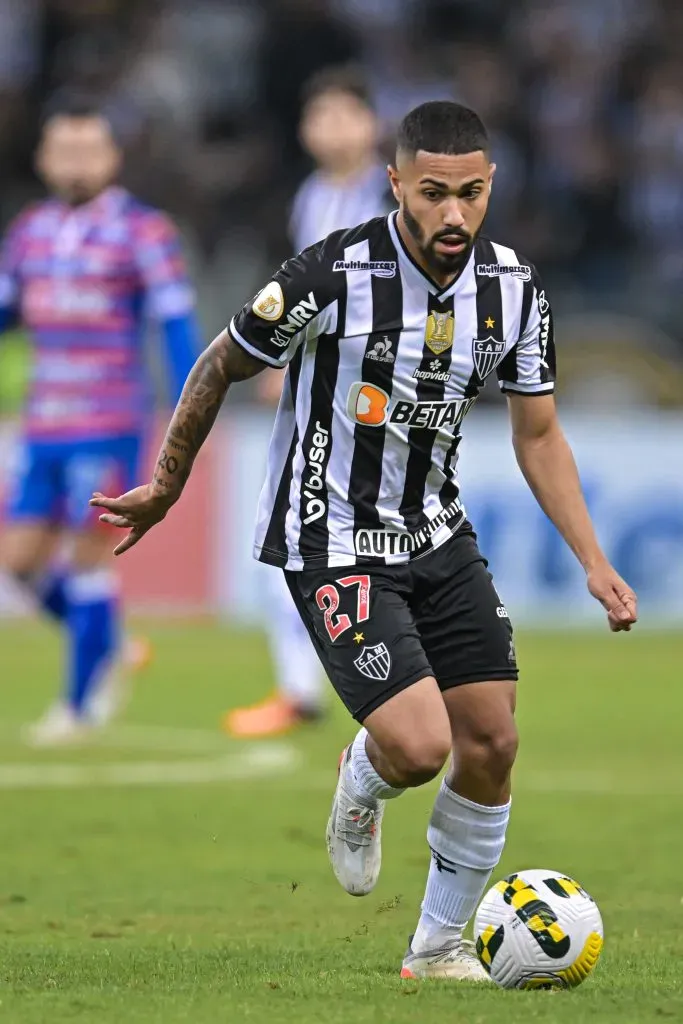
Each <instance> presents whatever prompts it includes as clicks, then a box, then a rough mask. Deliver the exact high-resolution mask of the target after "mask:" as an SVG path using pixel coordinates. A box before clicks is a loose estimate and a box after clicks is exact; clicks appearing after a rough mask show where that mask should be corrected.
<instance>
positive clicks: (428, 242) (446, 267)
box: [92, 102, 637, 981]
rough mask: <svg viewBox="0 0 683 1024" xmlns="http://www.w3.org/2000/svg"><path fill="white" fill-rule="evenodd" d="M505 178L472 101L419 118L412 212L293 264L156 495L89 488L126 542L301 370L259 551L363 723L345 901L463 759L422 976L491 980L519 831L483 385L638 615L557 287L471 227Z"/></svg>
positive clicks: (408, 166)
mask: <svg viewBox="0 0 683 1024" xmlns="http://www.w3.org/2000/svg"><path fill="white" fill-rule="evenodd" d="M494 170H495V167H494V165H493V164H492V163H491V161H490V156H489V141H488V137H487V134H486V131H485V129H484V126H483V125H482V123H481V121H480V119H479V118H478V116H477V115H476V114H475V113H474V112H473V111H471V110H468V109H467V108H465V107H462V106H459V105H458V104H454V103H448V102H432V103H426V104H424V105H422V106H420V107H417V108H416V109H415V110H413V111H411V112H410V113H409V114H408V115H407V116H406V117H405V119H404V120H403V122H402V123H401V125H400V128H399V133H398V146H397V152H396V161H395V165H394V166H392V167H391V168H390V179H391V184H392V187H393V190H394V195H395V196H396V199H397V200H398V202H399V211H398V213H397V214H390V215H389V217H388V218H377V219H374V220H371V221H369V222H368V223H366V224H362V225H360V226H359V227H357V228H353V229H352V230H350V231H339V232H334V233H333V234H332V235H330V236H329V237H328V238H326V239H325V240H324V241H323V242H321V243H319V244H318V245H314V246H312V247H311V248H309V249H306V250H305V251H304V252H302V253H301V254H300V255H299V256H297V257H295V258H294V259H291V260H288V261H287V262H286V263H285V264H284V265H283V266H282V267H281V268H280V269H279V270H278V271H277V272H276V274H275V276H274V278H273V280H272V281H271V282H270V283H269V284H267V285H266V287H265V288H264V289H263V291H262V292H261V293H260V294H259V295H258V296H257V298H256V300H255V301H254V302H250V303H248V304H247V305H246V306H245V307H244V308H243V309H242V310H241V312H240V313H238V314H237V316H236V317H235V318H234V319H233V320H232V322H231V324H230V326H229V328H228V329H227V330H226V331H224V332H223V333H222V334H221V335H219V336H218V338H216V340H215V341H214V342H213V344H212V345H211V346H210V347H209V348H208V349H207V351H206V352H205V353H204V354H203V355H202V356H201V357H200V359H199V361H198V362H197V364H196V366H195V368H194V370H193V371H192V373H191V375H190V377H189V379H188V381H187V383H186V385H185V389H184V391H183V394H182V397H181V400H180V403H179V404H178V407H177V409H176V412H175V415H174V416H173V419H172V421H171V423H170V426H169V429H168V433H167V435H166V439H165V442H164V444H163V447H162V450H161V454H160V456H159V462H158V465H157V468H156V470H155V472H154V476H153V479H152V481H151V483H149V484H145V485H144V486H142V487H138V488H136V489H135V490H132V491H130V492H129V493H128V494H125V495H123V496H122V497H120V498H115V499H111V498H107V497H104V496H103V495H101V494H98V495H95V496H94V498H93V499H92V501H93V504H94V505H98V506H101V507H103V508H105V509H106V510H107V511H106V513H105V514H104V515H103V517H102V518H103V519H104V521H105V522H108V523H112V524H114V525H115V526H119V527H122V528H128V529H129V530H130V532H129V533H128V535H127V536H126V537H125V538H124V539H123V540H122V541H121V543H120V544H119V545H118V547H117V549H116V550H117V551H118V552H119V553H121V552H123V551H126V550H128V549H129V548H130V547H131V546H132V545H133V544H135V543H137V541H139V540H140V538H141V537H142V536H144V534H145V533H146V532H147V531H148V530H149V529H150V527H152V526H153V525H154V524H155V523H156V522H158V521H159V520H161V519H163V517H164V516H165V515H166V513H167V512H168V510H169V509H170V508H171V506H172V505H173V504H174V502H175V501H177V500H178V498H179V496H180V493H181V491H182V489H183V486H184V484H185V482H186V481H187V478H188V475H189V473H190V470H191V467H192V462H193V460H194V458H195V456H196V454H197V451H198V450H199V448H200V446H201V444H202V442H203V440H204V439H205V437H206V435H207V434H208V432H209V430H210V428H211V424H212V423H213V421H214V419H215V417H216V415H217V413H218V410H219V408H220V406H221V403H222V401H223V399H224V397H225V393H226V391H227V389H228V387H229V386H230V385H231V384H233V383H235V382H237V381H240V380H243V379H244V378H246V377H250V376H252V375H254V374H256V373H258V372H259V370H260V369H261V367H262V365H263V364H267V365H273V366H275V365H283V364H285V363H287V364H288V366H289V369H288V374H287V381H286V385H285V391H284V394H283V397H282V401H281V403H280V408H279V411H278V418H277V421H276V426H275V431H274V435H273V439H272V445H271V453H270V467H269V472H268V476H267V479H266V482H265V485H264V489H263V493H262V498H261V507H260V513H259V516H258V521H257V529H256V555H257V557H259V558H261V559H262V560H264V561H266V562H269V563H271V564H273V565H278V566H280V567H281V568H283V569H284V570H285V576H286V579H287V582H288V585H289V587H290V590H291V593H292V596H293V597H294V600H295V602H296V604H297V607H298V608H299V612H300V614H301V617H302V619H303V621H304V622H305V623H306V625H307V627H308V630H309V633H310V635H311V639H312V640H313V643H314V644H315V645H316V648H317V650H318V652H319V654H320V657H321V659H322V661H323V663H324V665H325V667H326V670H327V674H328V675H329V677H330V679H331V681H332V683H333V685H334V687H335V689H336V690H337V692H338V694H339V696H340V697H341V699H342V700H343V702H344V703H345V705H346V707H347V708H348V709H349V711H350V712H351V714H352V715H353V716H354V717H355V718H356V719H357V720H358V722H359V723H360V724H361V728H360V731H359V732H358V734H357V736H356V738H355V739H354V741H353V742H352V743H351V744H350V746H348V747H347V748H346V750H344V752H343V753H342V757H341V761H340V766H339V780H338V784H337V789H336V793H335V796H334V801H333V805H332V812H331V815H330V819H329V822H328V826H327V844H328V850H329V855H330V859H331V862H332V867H333V869H334V872H335V874H336V876H337V878H338V880H339V882H340V883H341V884H342V886H343V887H344V888H345V889H346V890H347V892H349V893H351V894H353V895H356V896H362V895H365V894H366V893H368V892H370V891H371V890H372V889H373V887H374V886H375V884H376V882H377V878H378V874H379V869H380V833H381V823H382V816H383V813H384V809H385V806H386V803H387V801H391V800H395V799H398V798H400V796H401V794H402V793H403V792H404V791H405V790H406V789H407V788H410V787H414V786H420V785H422V784H423V783H425V782H427V781H428V780H430V779H433V778H434V777H435V776H437V775H438V774H439V773H440V771H441V769H442V767H443V765H444V764H445V762H446V761H447V760H449V758H450V760H449V766H448V770H447V773H446V777H445V780H444V781H443V783H442V785H441V788H440V790H439V792H438V795H437V797H436V802H435V804H434V809H433V812H432V815H431V819H430V822H429V826H428V829H427V841H428V844H429V848H430V851H431V864H430V868H429V874H428V879H427V888H426V892H425V896H424V901H423V903H422V913H421V915H420V918H419V921H418V924H417V927H416V930H415V934H414V935H413V936H411V939H410V941H409V945H408V950H407V952H406V954H405V959H404V961H403V967H402V971H401V974H402V976H403V977H407V978H412V977H416V978H426V977H448V978H453V979H470V980H473V981H476V980H481V981H485V980H486V979H487V978H488V975H487V974H486V972H485V970H484V968H483V967H482V966H481V964H480V963H479V961H478V960H477V958H476V956H475V955H474V952H473V950H472V949H471V948H470V946H469V945H468V944H467V943H466V942H464V941H463V938H462V935H463V929H464V928H465V925H466V923H467V921H468V919H469V918H470V917H471V915H472V914H473V912H474V910H475V908H476V906H477V904H478V902H479V900H480V898H481V895H482V893H483V891H484V889H485V887H486V885H487V883H488V880H489V878H490V875H491V872H492V871H493V869H494V868H495V866H496V864H497V863H498V860H499V858H500V855H501V852H502V849H503V845H504V842H505V833H506V829H507V824H508V818H509V814H510V772H511V768H512V764H513V761H514V759H515V754H516V750H517V732H516V729H515V721H514V708H515V683H516V680H517V665H516V660H515V650H514V645H513V638H512V627H511V625H510V620H509V618H508V615H507V611H506V609H505V607H504V605H503V604H502V603H501V600H500V598H499V596H498V594H497V593H496V590H495V588H494V586H493V583H492V580H491V576H490V575H489V573H488V572H487V568H486V562H485V560H484V558H483V556H482V554H481V553H480V552H479V550H478V548H477V543H476V537H475V535H474V533H473V530H472V527H471V525H470V524H469V522H468V521H467V519H466V516H465V510H464V507H463V504H462V501H461V498H460V493H459V489H458V483H457V478H456V456H457V449H458V444H459V441H460V426H461V423H462V421H463V419H464V417H465V415H466V414H467V412H468V410H469V409H470V408H471V406H472V405H473V404H474V402H475V401H476V399H477V395H478V393H479V392H480V390H481V388H482V386H483V384H484V381H485V380H486V378H487V377H488V376H489V375H490V374H491V373H496V375H497V377H498V380H499V382H500V386H501V387H502V389H503V391H505V392H506V394H507V398H508V405H509V410H510V417H511V421H512V436H513V444H514V448H515V452H516V455H517V459H518V462H519V465H520V468H521V470H522V472H523V474H524V476H525V477H526V480H527V481H528V484H529V486H530V488H531V490H532V491H533V493H534V495H535V496H536V498H537V500H538V502H539V504H540V505H541V507H542V508H543V509H544V510H545V512H546V513H547V515H548V516H549V517H550V518H551V520H552V521H553V522H554V523H555V525H556V527H557V528H558V530H559V531H560V533H561V534H562V536H563V537H564V539H565V540H566V542H567V544H568V545H569V547H570V548H571V550H572V551H573V552H574V554H575V555H576V557H577V558H578V560H579V561H580V563H581V565H582V566H583V568H584V569H585V572H586V581H587V585H588V589H589V591H590V593H591V594H592V595H593V596H594V597H595V598H597V600H598V601H599V602H600V603H601V604H602V606H603V607H604V608H605V610H606V612H607V620H608V624H609V627H610V629H612V630H613V631H620V630H629V629H630V628H631V626H632V625H633V623H634V622H635V621H636V617H637V613H636V597H635V594H634V593H633V591H632V590H631V589H630V587H629V586H628V585H627V584H626V583H625V582H624V580H623V579H621V577H620V576H619V575H618V574H617V573H616V571H615V570H614V569H613V568H612V566H611V565H610V564H609V562H608V560H607V558H606V557H605V555H604V554H603V552H602V550H601V548H600V546H599V544H598V541H597V539H596V536H595V533H594V531H593V527H592V524H591V521H590V518H589V515H588V511H587V508H586V504H585V502H584V498H583V496H582V493H581V486H580V483H579V477H578V473H577V470H576V466H575V464H574V460H573V457H572V454H571V451H570V449H569V446H568V444H567V441H566V440H565V438H564V435H563V433H562V430H561V428H560V425H559V423H558V419H557V415H556V409H555V402H554V399H553V388H554V376H555V350H554V341H553V322H552V314H551V310H550V304H549V301H548V296H547V294H546V292H545V289H544V288H543V285H542V283H541V281H540V279H539V276H538V274H537V272H536V270H535V268H534V267H533V266H532V265H531V264H530V263H529V261H528V260H526V259H525V258H524V257H523V256H520V255H518V253H516V252H515V250H513V249H510V248H508V247H507V246H504V245H500V244H498V243H496V242H492V241H489V240H488V239H487V238H485V237H484V236H483V235H482V234H481V233H480V232H481V227H482V221H483V219H484V216H485V214H486V209H487V206H488V202H489V194H490V192H491V188H492V186H493V181H494ZM264 313H265V314H267V315H266V316H264ZM389 354H391V355H392V356H393V359H389V358H388V356H389Z"/></svg>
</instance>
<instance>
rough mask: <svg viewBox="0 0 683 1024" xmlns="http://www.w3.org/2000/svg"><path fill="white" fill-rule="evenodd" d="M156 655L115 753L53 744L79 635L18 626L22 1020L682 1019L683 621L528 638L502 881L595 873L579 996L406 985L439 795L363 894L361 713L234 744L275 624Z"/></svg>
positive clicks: (512, 1023)
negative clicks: (234, 724) (353, 858)
mask: <svg viewBox="0 0 683 1024" xmlns="http://www.w3.org/2000/svg"><path fill="white" fill-rule="evenodd" d="M149 635H150V636H151V637H152V639H153V641H154V643H155V645H156V650H157V656H156V661H155V663H154V665H153V666H152V667H151V668H150V670H149V671H148V672H147V674H146V675H145V676H144V677H142V678H141V679H140V681H139V684H138V688H137V690H136V693H135V697H134V700H133V702H132V705H131V707H130V710H129V712H128V715H127V719H126V722H125V723H123V724H122V725H121V726H120V727H118V728H117V729H115V730H113V731H112V733H111V735H110V736H108V737H106V738H104V739H103V741H102V742H101V743H100V744H99V745H98V747H97V748H96V749H91V750H88V751H85V750H81V751H78V752H76V751H71V752H64V753H59V754H55V753H54V752H51V753H48V752H42V753H40V754H39V753H36V752H34V751H30V750H27V749H25V748H23V747H22V746H21V744H20V742H19V726H20V723H22V722H23V721H26V720H28V719H30V718H31V717H32V716H35V715H36V714H38V713H39V712H40V711H41V710H42V709H43V706H44V704H45V703H46V702H47V700H48V698H49V697H50V696H51V694H52V691H53V686H54V681H55V672H56V663H57V657H58V647H57V642H56V639H55V637H54V635H53V633H52V632H51V631H49V630H47V629H42V628H40V627H38V626H36V625H31V624H22V625H18V626H17V625H11V626H4V627H2V628H1V629H0V652H1V653H0V664H1V666H2V671H1V678H2V683H3V688H2V698H3V702H4V708H3V711H2V714H1V715H0V736H1V737H2V744H3V746H2V751H3V753H2V758H0V761H1V762H2V763H1V764H0V807H1V815H0V817H1V820H2V840H1V843H0V906H1V911H0V944H1V949H0V1020H1V1021H8V1022H11V1024H14V1022H20V1024H39V1022H40V1024H43V1022H46V1021H49V1022H50V1024H58V1022H62V1021H64V1022H66V1021H69V1022H74V1021H76V1022H88V1024H91V1022H92V1024H94V1022H103V1024H137V1022H144V1024H149V1022H158V1024H175V1022H178V1021H191V1022H193V1024H215V1022H217V1021H226V1022H242V1021H244V1022H252V1021H253V1022H256V1024H261V1022H263V1024H280V1022H283V1024H289V1022H292V1024H294V1022H296V1024H314V1022H315V1024H319V1022H320V1021H324V1022H325V1024H337V1022H339V1024H341V1022H347V1021H353V1022H354V1024H366V1022H368V1024H369V1022H373V1024H374V1022H386V1024H403V1022H411V1024H412V1022H420V1024H432V1022H433V1024H447V1022H449V1021H457V1022H459V1024H479V1022H494V1021H495V1022H497V1021H501V1022H505V1024H516V1022H523V1021H524V1022H526V1021H544V1022H549V1024H550V1022H552V1024H555V1022H558V1024H564V1022H566V1024H582V1022H591V1024H596V1022H597V1024H600V1022H602V1021H607V1022H612V1021H620V1022H621V1024H630V1022H636V1021H637V1022H640V1021H660V1020H665V1019H667V1018H669V1019H671V1020H681V1019H683V970H682V966H681V965H682V962H683V937H682V925H683V874H682V873H681V841H682V839H683V825H682V824H681V822H682V820H683V817H682V812H683V742H682V729H681V722H682V720H683V692H682V688H681V665H683V636H681V635H679V636H675V635H672V634H662V635H657V634H652V633H650V634H647V633H641V634H640V635H638V634H637V633H635V634H633V635H631V636H619V637H610V636H609V635H607V634H605V635H604V636H603V635H600V634H596V635H590V636H588V635H575V634H566V635H564V636H551V635H530V634H526V635H524V634H523V635H521V636H520V637H519V643H518V648H519V655H520V659H521V663H522V666H523V669H524V678H523V683H522V685H521V688H520V710H519V718H520V725H521V730H522V736H523V753H522V755H521V758H520V762H519V767H518V770H517V774H516V798H515V805H514V812H513V819H512V826H511V830H510V835H509V843H508V846H507V849H506V852H505V855H504V860H503V863H502V864H501V866H500V869H499V874H504V873H508V872H510V871H512V870H515V869H519V868H524V867H548V868H553V869H558V870H561V871H565V872H568V873H570V874H571V875H572V876H573V877H576V878H578V879H579V880H580V881H581V882H582V884H583V885H585V886H586V888H588V889H589V891H590V892H591V893H592V894H593V895H594V896H595V898H596V899H597V900H598V902H599V904H600V907H601V910H602V912H603V916H604V920H605V928H606V945H605V952H604V955H603V959H602V961H601V963H600V964H599V966H598V969H597V970H596V973H595V976H594V977H592V978H590V979H589V980H588V981H587V982H586V984H585V985H584V986H583V987H581V988H579V989H577V990H575V991H573V992H568V993H560V994H552V993H545V992H528V993H518V992H512V993H510V992H503V991H499V990H497V989H493V987H491V989H488V988H487V989H486V990H483V991H482V990H481V989H475V988H472V987H465V988H458V987H453V986H449V985H448V984H447V983H443V982H437V983H427V984H418V983H415V982H401V981H400V980H399V978H398V970H399V967H400V962H401V958H402V954H403V951H404V947H405V943H406V938H407V936H408V934H409V932H410V931H411V929H412V928H413V926H414V923H415V920H416V913H417V908H418V906H419V902H420V899H421V896H422V889H423V884H424V878H425V873H426V869H427V866H428V858H427V856H426V846H425V840H424V832H425V827H426V820H427V815H428V811H429V805H430V801H431V798H432V794H433V791H434V787H433V786H430V787H427V788H426V789H425V790H424V791H421V792H419V793H412V794H408V795H407V796H406V797H405V798H403V799H402V800H401V801H400V802H399V803H397V804H396V805H394V806H393V807H391V808H390V811H389V813H388V814H387V818H386V819H385V820H386V826H385V844H384V855H385V856H384V868H383V874H382V878H381V879H380V883H379V885H378V887H377V889H376V891H375V893H373V894H372V895H371V896H369V897H367V898H366V899H365V900H354V899H352V898H351V897H349V896H347V895H346V894H345V893H344V892H343V891H342V890H341V889H340V888H339V887H338V885H337V883H336V882H335V880H334V878H333V876H332V873H331V871H330V870H329V867H328V863H327V857H326V854H325V848H324V839H323V834H324V827H325V821H326V818H327V813H328V808H329V802H330V798H331V794H332V789H333V786H334V779H335V769H336V761H337V755H338V752H339V750H340V748H341V745H342V744H343V743H344V742H345V741H346V740H348V738H349V737H350V736H351V735H352V728H353V727H352V724H351V722H350V721H349V720H347V719H346V717H345V715H344V713H343V712H342V710H341V709H339V708H337V707H335V710H334V714H333V715H332V717H331V718H330V720H329V722H327V723H326V724H325V725H324V726H322V727H311V728H309V729H308V731H306V732H304V733H302V734H300V735H298V736H296V737H295V738H293V739H287V740H284V741H279V742H277V743H273V744H270V745H268V744H266V745H259V746H254V745H247V746H244V745H242V746H240V745H236V744H232V743H230V741H228V740H227V739H222V738H221V736H220V734H219V732H218V730H217V723H218V721H219V717H220V714H221V712H222V711H223V710H224V708H225V707H226V706H227V705H231V704H234V703H238V702H239V701H241V700H244V699H245V698H251V697H258V696H260V695H261V694H263V693H265V692H266V690H267V689H268V686H269V669H268V662H267V657H266V652H265V645H264V643H263V642H262V640H261V639H260V638H259V637H257V636H256V635H255V634H243V635H236V634H235V633H230V632H227V631H225V630H222V629H220V628H218V627H214V626H208V625H180V624H175V623H173V624H169V625H167V626H165V627H164V628H158V627H154V628H151V629H150V631H149Z"/></svg>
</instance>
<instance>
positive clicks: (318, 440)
mask: <svg viewBox="0 0 683 1024" xmlns="http://www.w3.org/2000/svg"><path fill="white" fill-rule="evenodd" d="M329 443H330V432H329V430H327V429H326V427H323V425H322V424H321V423H320V420H316V424H315V433H314V434H313V437H312V438H311V447H310V448H309V450H308V457H307V459H306V466H305V469H304V472H303V475H302V479H301V496H302V498H303V500H304V501H305V505H304V507H303V512H304V515H303V516H302V520H301V521H302V522H303V524H304V526H309V525H310V524H311V523H314V522H315V521H316V520H317V519H321V518H322V517H323V516H324V515H325V513H326V512H327V502H326V501H325V499H324V498H323V497H322V494H323V489H324V482H323V475H324V472H325V468H324V466H325V458H326V456H327V446H328V445H329Z"/></svg>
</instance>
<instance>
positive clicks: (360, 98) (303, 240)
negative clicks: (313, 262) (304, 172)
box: [289, 68, 394, 252]
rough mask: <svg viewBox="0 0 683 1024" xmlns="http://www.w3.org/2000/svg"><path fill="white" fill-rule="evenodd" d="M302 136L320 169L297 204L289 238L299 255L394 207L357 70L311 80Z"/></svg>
mask: <svg viewBox="0 0 683 1024" xmlns="http://www.w3.org/2000/svg"><path fill="white" fill-rule="evenodd" d="M299 136H300V139H301V143H302V145H303V147H304V149H305V150H306V152H307V153H308V154H309V155H310V157H311V158H312V159H313V161H314V162H315V165H316V169H315V170H314V171H313V173H312V174H310V175H309V176H308V177H307V178H306V180H305V181H304V182H303V184H302V185H301V187H300V189H299V191H298V192H297V194H296V198H295V200H294V206H293V209H292V216H291V219H290V225H289V236H290V239H291V242H292V247H293V248H294V250H295V251H297V252H298V251H300V250H301V249H305V248H306V247H307V246H309V245H313V244H314V243H315V242H318V241H320V239H321V238H324V237H325V236H326V235H329V234H330V232H331V231H336V230H338V229H339V228H345V227H350V226H353V225H354V224H362V223H363V222H364V221H366V220H370V219H371V218H372V217H377V216H379V215H380V214H381V213H383V212H388V211H389V210H390V209H391V208H392V207H393V205H394V204H393V201H392V199H391V196H390V190H389V182H388V179H387V172H386V167H385V165H384V164H383V163H382V161H381V159H380V156H379V137H380V126H379V123H378V120H377V117H376V115H375V112H374V110H373V109H372V106H371V104H370V98H369V95H368V92H367V89H366V87H365V84H364V82H363V79H362V77H360V76H359V75H358V74H357V73H355V72H354V70H353V69H352V68H340V69H332V70H330V71H323V72H321V73H320V74H319V75H317V76H315V77H314V78H313V79H312V80H311V82H310V83H309V84H308V87H307V90H306V95H305V102H304V109H303V114H302V118H301V124H300V125H299Z"/></svg>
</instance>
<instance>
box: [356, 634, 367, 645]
mask: <svg viewBox="0 0 683 1024" xmlns="http://www.w3.org/2000/svg"><path fill="white" fill-rule="evenodd" d="M364 640H365V637H364V636H363V634H362V633H355V634H354V637H353V642H354V643H356V644H362V643H363V641H364Z"/></svg>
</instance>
